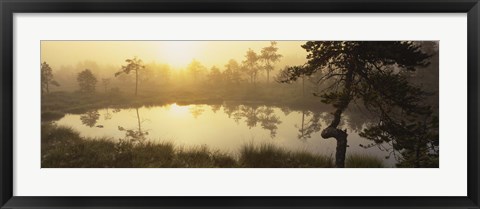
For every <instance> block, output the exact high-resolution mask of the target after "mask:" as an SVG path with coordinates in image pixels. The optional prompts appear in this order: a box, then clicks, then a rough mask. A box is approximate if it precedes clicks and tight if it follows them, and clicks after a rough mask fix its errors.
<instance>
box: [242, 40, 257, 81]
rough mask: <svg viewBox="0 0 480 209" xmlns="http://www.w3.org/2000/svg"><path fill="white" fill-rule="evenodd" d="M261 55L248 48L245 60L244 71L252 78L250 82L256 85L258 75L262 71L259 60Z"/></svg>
mask: <svg viewBox="0 0 480 209" xmlns="http://www.w3.org/2000/svg"><path fill="white" fill-rule="evenodd" d="M259 60H260V56H258V55H257V53H255V52H254V51H253V50H252V49H248V51H247V54H246V55H245V60H244V61H243V71H244V72H245V74H247V76H248V77H249V78H250V83H252V84H253V85H256V82H257V76H258V73H259V71H260V66H259V64H258V61H259Z"/></svg>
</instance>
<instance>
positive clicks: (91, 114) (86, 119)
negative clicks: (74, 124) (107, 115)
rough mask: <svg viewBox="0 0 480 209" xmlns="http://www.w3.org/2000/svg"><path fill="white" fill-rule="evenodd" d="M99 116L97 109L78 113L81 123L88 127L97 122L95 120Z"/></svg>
mask: <svg viewBox="0 0 480 209" xmlns="http://www.w3.org/2000/svg"><path fill="white" fill-rule="evenodd" d="M99 118H100V113H98V111H97V110H91V111H88V112H86V113H85V114H83V115H80V120H81V121H82V124H83V125H86V126H88V127H94V126H95V124H97V120H98V119H99Z"/></svg>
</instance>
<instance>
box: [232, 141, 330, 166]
mask: <svg viewBox="0 0 480 209" xmlns="http://www.w3.org/2000/svg"><path fill="white" fill-rule="evenodd" d="M239 164H240V165H241V167H248V168H331V167H333V160H332V158H331V157H329V156H323V155H315V154H311V153H309V152H306V151H287V150H285V149H283V148H281V147H277V146H275V145H273V144H260V145H254V144H253V143H247V144H245V145H243V146H242V147H241V148H240V157H239Z"/></svg>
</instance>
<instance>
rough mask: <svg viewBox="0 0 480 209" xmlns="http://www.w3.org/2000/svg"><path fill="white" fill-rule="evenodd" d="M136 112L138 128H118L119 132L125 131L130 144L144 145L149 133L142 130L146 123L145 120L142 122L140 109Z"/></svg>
mask: <svg viewBox="0 0 480 209" xmlns="http://www.w3.org/2000/svg"><path fill="white" fill-rule="evenodd" d="M135 111H136V113H137V124H138V127H137V128H132V129H126V128H124V127H122V126H118V130H119V131H124V132H125V139H126V140H127V141H129V142H133V143H143V142H145V141H146V137H147V135H148V131H144V130H142V123H143V122H144V121H143V120H140V113H139V112H138V107H137V108H135Z"/></svg>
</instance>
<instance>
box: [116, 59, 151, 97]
mask: <svg viewBox="0 0 480 209" xmlns="http://www.w3.org/2000/svg"><path fill="white" fill-rule="evenodd" d="M125 62H126V63H127V65H125V66H123V65H122V68H121V70H120V71H119V72H116V73H115V77H116V76H119V75H120V74H122V73H125V74H130V72H132V71H135V96H137V94H138V73H139V71H140V70H143V69H145V65H143V61H142V60H141V59H138V58H137V57H133V59H126V60H125Z"/></svg>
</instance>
